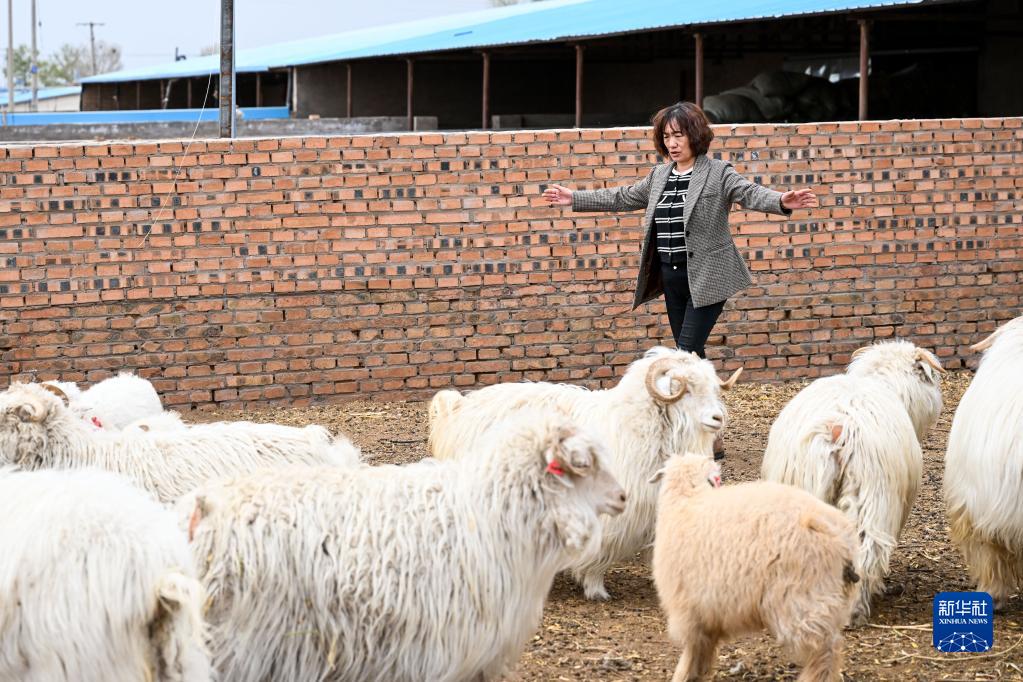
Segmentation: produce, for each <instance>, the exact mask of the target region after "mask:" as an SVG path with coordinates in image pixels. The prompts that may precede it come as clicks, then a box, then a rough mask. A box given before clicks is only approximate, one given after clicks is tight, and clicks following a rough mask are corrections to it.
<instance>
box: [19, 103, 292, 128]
mask: <svg viewBox="0 0 1023 682" xmlns="http://www.w3.org/2000/svg"><path fill="white" fill-rule="evenodd" d="M241 112H242V113H241V116H242V118H244V119H246V120H248V121H262V120H266V119H277V118H288V116H289V115H290V112H289V111H288V107H244V108H242V109H241ZM219 116H220V112H219V111H218V110H217V109H216V108H213V109H139V110H120V111H40V112H31V113H29V112H27V111H25V112H22V111H16V112H14V113H13V114H7V125H12V126H40V125H51V124H54V123H76V124H88V123H92V124H97V123H156V122H161V123H168V122H184V123H196V122H199V121H202V122H209V121H216V120H217V118H218V117H219Z"/></svg>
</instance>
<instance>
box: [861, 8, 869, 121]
mask: <svg viewBox="0 0 1023 682" xmlns="http://www.w3.org/2000/svg"><path fill="white" fill-rule="evenodd" d="M859 23H860V106H859V119H860V120H861V121H865V120H867V82H868V73H869V72H870V21H868V20H867V19H860V21H859Z"/></svg>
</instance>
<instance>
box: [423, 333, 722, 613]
mask: <svg viewBox="0 0 1023 682" xmlns="http://www.w3.org/2000/svg"><path fill="white" fill-rule="evenodd" d="M652 374H656V376H649V375H652ZM648 378H651V379H653V382H654V385H655V387H656V390H658V391H659V392H660V394H662V395H671V394H674V393H676V392H677V391H678V390H679V389H680V388H681V387H682V386H683V385H684V388H685V391H684V393H683V394H682V396H681V398H679V399H678V400H676V401H674V402H665V401H664V400H658V399H657V398H656V397H655V396H654V395H653V394H652V393H651V391H650V390H648V387H647V380H648ZM729 385H730V384H729ZM721 387H722V382H721V381H720V380H719V379H718V377H717V375H716V374H715V372H714V366H713V365H712V364H711V363H710V362H709V361H707V360H701V359H700V358H699V357H697V356H696V355H695V354H693V353H686V352H682V351H677V350H670V349H668V348H653V349H651V350H649V351H647V352H646V354H645V355H644V356H643V357H642V358H641V359H639V360H637V361H635V362H633V363H632V364H631V365H630V366H629V368H628V370H627V371H626V372H625V375H624V376H623V377H622V378H621V380H620V381H619V382H618V384H617V385H616V386H615V387H614V388H610V389H606V390H597V391H591V390H588V389H586V388H582V387H579V386H573V385H568V384H552V383H507V384H497V385H494V386H488V387H486V388H481V389H479V390H477V391H472V392H470V393H467V394H466V395H464V396H458V394H457V392H455V391H450V390H448V391H441V392H440V393H438V394H437V395H436V396H435V398H434V401H433V402H431V405H430V439H429V444H430V450H431V452H432V454H433V455H434V456H435V457H438V458H441V459H450V458H454V457H461V456H464V455H466V454H471V453H473V452H478V451H479V447H478V446H479V444H480V443H482V442H484V441H485V439H486V438H487V437H488V436H489V432H490V431H491V429H492V428H493V426H494V425H495V424H499V423H501V422H502V421H504V420H506V419H518V418H520V417H518V416H516V415H517V413H519V412H520V411H522V410H529V409H541V410H548V411H557V412H560V413H562V414H565V415H567V416H569V417H571V418H572V419H573V420H575V421H576V422H577V423H578V424H579V425H580V426H582V427H585V428H587V429H591V430H592V431H593V433H595V434H597V435H598V436H600V437H601V438H602V439H603V440H604V441H605V442H606V443H607V444H608V446H609V449H610V457H609V459H608V470H609V471H610V472H611V473H612V474H613V475H614V477H615V478H616V479H617V480H618V481H619V482H620V483H621V484H622V486H623V487H624V488H625V490H626V492H627V494H628V496H629V502H628V505H627V506H626V509H625V513H624V514H622V515H620V516H617V517H614V518H608V519H605V520H604V535H603V537H604V539H603V544H602V546H601V550H600V553H599V555H597V556H596V557H594V558H593V559H592V560H587V561H585V562H582V563H579V564H577V565H575V566H573V567H572V571H573V575H574V577H575V579H576V580H577V581H578V582H580V583H581V584H582V585H583V588H584V590H585V593H586V596H587V598H589V599H607V598H608V593H607V590H606V589H605V587H604V573H605V572H606V571H607V569H608V568H610V567H611V566H612V565H613V564H615V563H618V562H620V561H623V560H626V559H628V558H630V557H632V556H633V555H635V554H636V553H637V552H639V551H641V550H643V549H644V548H646V547H648V546H649V545H650V543H651V541H652V540H653V530H654V520H655V516H656V503H657V493H656V490H654V489H653V488H652V487H651V486H650V485H649V484H648V483H647V480H648V479H649V478H650V476H651V475H652V474H653V473H654V472H655V471H657V469H659V468H660V467H661V465H662V464H663V463H664V461H665V460H666V459H667V458H668V457H669V456H670V455H672V454H674V453H677V452H687V451H691V452H698V453H706V454H710V453H711V448H712V445H713V442H714V436H715V434H716V433H717V432H718V431H719V430H720V429H721V428H723V426H724V423H725V416H726V411H725V406H724V403H723V402H722V400H721Z"/></svg>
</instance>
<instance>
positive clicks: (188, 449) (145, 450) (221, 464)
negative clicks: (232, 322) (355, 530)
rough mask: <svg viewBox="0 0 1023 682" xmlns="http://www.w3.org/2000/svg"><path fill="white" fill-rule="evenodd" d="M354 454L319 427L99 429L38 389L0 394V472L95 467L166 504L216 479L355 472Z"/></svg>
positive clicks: (244, 425)
mask: <svg viewBox="0 0 1023 682" xmlns="http://www.w3.org/2000/svg"><path fill="white" fill-rule="evenodd" d="M358 460H359V452H358V449H357V448H356V447H355V446H354V445H352V443H351V442H350V441H349V440H348V439H346V438H344V437H343V436H339V437H338V438H337V439H333V440H332V439H331V436H330V434H329V433H328V431H327V430H326V429H324V428H322V427H319V426H307V427H304V428H295V427H290V426H280V425H277V424H254V423H251V422H218V423H213V424H197V425H195V426H191V427H189V428H187V429H183V430H173V429H172V430H154V431H149V432H145V431H142V430H141V429H138V430H135V429H133V430H131V431H130V432H121V431H112V430H108V429H96V428H93V427H92V426H91V425H89V424H88V423H86V422H84V421H83V420H81V419H79V418H77V417H76V416H75V415H74V414H73V413H72V412H71V411H70V410H68V409H67V408H66V407H65V406H64V403H63V402H62V401H61V400H60V399H59V398H57V397H56V396H55V395H53V394H52V393H49V392H48V391H46V390H44V389H43V388H42V387H41V386H40V385H38V384H14V385H13V386H11V387H10V388H9V389H7V390H6V391H4V392H3V393H0V465H4V464H14V465H17V466H19V467H21V468H22V469H28V470H33V469H44V468H49V469H66V468H75V467H84V466H96V467H99V468H102V469H107V470H109V471H116V472H119V473H122V474H124V475H126V476H128V477H129V478H130V479H131V480H132V481H134V482H135V483H136V484H137V485H139V486H141V487H143V488H145V489H147V490H150V491H152V492H154V493H155V494H156V495H157V497H158V498H159V499H160V500H161V501H162V502H169V501H171V500H173V499H175V498H177V497H178V496H180V495H182V494H184V493H186V492H188V491H190V490H192V489H193V488H195V486H197V485H198V484H199V483H202V482H203V481H206V480H208V479H210V478H215V477H218V476H224V475H232V474H238V473H244V472H247V471H251V470H253V469H256V468H259V467H265V466H274V465H281V464H295V463H300V464H335V465H343V466H355V465H357V464H358Z"/></svg>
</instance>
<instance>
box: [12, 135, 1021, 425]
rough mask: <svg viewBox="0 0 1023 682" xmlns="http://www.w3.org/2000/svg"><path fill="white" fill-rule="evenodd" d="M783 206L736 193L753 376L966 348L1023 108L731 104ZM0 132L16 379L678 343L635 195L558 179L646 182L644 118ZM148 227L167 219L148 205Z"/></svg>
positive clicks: (1005, 260) (609, 359) (746, 144)
mask: <svg viewBox="0 0 1023 682" xmlns="http://www.w3.org/2000/svg"><path fill="white" fill-rule="evenodd" d="M716 130H717V134H718V139H717V141H716V142H715V145H714V147H713V148H712V150H714V151H717V152H720V153H722V154H723V155H724V156H726V157H728V158H730V159H731V160H732V161H733V162H734V163H735V164H736V166H737V167H738V169H739V170H740V171H741V172H743V173H744V174H745V175H746V176H747V177H750V178H753V179H755V180H757V181H760V182H762V183H763V184H766V185H768V186H771V187H775V188H787V187H797V186H804V185H810V186H813V187H815V188H816V189H817V191H818V192H819V193H820V195H821V207H820V209H818V210H815V211H813V212H812V214H811V213H807V212H803V213H801V214H797V215H796V216H795V217H794V218H793V219H791V220H783V219H781V218H779V217H773V216H765V215H762V214H755V213H744V212H741V211H737V212H735V213H733V216H732V225H733V229H734V233H735V234H736V235H737V239H738V241H739V243H740V246H741V247H742V249H743V251H744V252H745V253H746V254H747V256H748V258H749V262H750V265H751V268H752V270H753V272H754V275H755V276H756V280H757V282H756V285H755V286H754V287H753V288H751V289H749V290H747V291H746V292H744V293H743V294H740V295H739V296H737V297H735V298H734V299H733V300H732V302H731V303H730V304H729V306H728V308H726V314H725V316H724V317H723V318H722V321H721V322H720V323H719V325H718V327H717V329H716V332H717V333H716V334H715V336H713V337H712V338H711V343H712V344H714V346H713V347H712V348H710V349H709V353H710V355H711V357H712V359H715V360H718V361H719V364H720V365H721V367H722V369H723V370H728V369H731V368H734V367H737V366H739V365H740V364H741V365H742V366H744V367H745V368H746V369H747V372H748V374H747V375H746V377H747V379H755V380H762V381H769V380H784V379H792V378H794V377H803V376H806V377H810V376H817V375H819V374H822V373H824V374H826V373H830V372H833V371H835V370H836V368H837V367H838V366H839V365H840V364H842V363H844V362H845V361H846V360H847V358H848V354H849V353H850V352H851V351H852V350H853V349H854V348H856V347H857V346H860V345H862V344H865V343H868V342H870V341H872V340H874V339H883V338H890V337H893V336H899V337H906V338H911V339H913V340H915V341H917V342H918V343H920V344H922V345H924V346H926V347H929V348H932V349H933V350H935V351H936V352H937V353H938V354H939V355H940V356H941V357H942V359H943V361H944V362H945V364H946V366H948V367H952V368H955V367H960V366H963V365H964V363H965V364H966V365H971V366H972V363H973V362H974V361H975V358H974V356H972V355H971V354H969V353H968V352H966V346H967V345H968V344H970V343H972V342H975V341H977V340H978V339H979V338H980V337H981V336H982V335H983V334H984V333H985V332H987V331H989V330H991V329H993V328H994V327H995V326H996V324H997V323H998V322H1000V321H1004V320H1006V319H1010V318H1012V317H1015V316H1016V315H1018V314H1019V313H1020V298H1021V294H1023V283H1021V273H1023V260H1021V256H1023V244H1021V242H1023V240H1021V222H1023V212H1021V208H1023V119H1019V118H1011V119H983V120H979V119H978V120H948V121H896V122H888V123H879V122H870V123H862V124H858V123H842V124H807V125H792V126H768V125H763V126H737V127H734V128H730V127H727V126H722V127H718V128H717V129H716ZM185 147H186V144H185V143H183V142H180V141H173V142H159V143H151V142H141V143H112V144H88V145H82V144H61V145H47V146H36V147H30V146H11V147H7V148H0V183H2V184H0V252H2V253H0V262H2V263H3V269H2V271H0V325H2V327H0V384H6V383H7V382H8V381H9V380H10V379H11V378H28V377H30V376H32V375H33V374H35V375H36V376H38V377H39V378H41V379H45V378H52V377H55V376H57V375H59V376H61V377H62V378H64V379H71V380H78V381H85V382H92V381H95V380H98V379H100V378H102V377H104V376H106V375H108V374H109V373H111V372H113V371H116V370H118V369H120V368H130V369H133V370H137V371H139V372H141V373H142V374H144V375H146V376H149V377H151V378H153V379H154V381H155V382H156V383H157V386H158V388H159V389H160V390H161V392H162V393H163V394H164V396H165V397H166V400H167V402H168V403H169V404H172V405H179V406H187V405H189V404H196V405H198V404H207V403H211V402H218V403H235V404H237V403H241V402H243V401H252V400H266V401H281V402H291V403H303V402H307V401H309V400H313V399H316V398H319V397H324V398H326V397H332V396H349V397H351V396H360V397H362V396H373V397H380V398H400V397H411V396H424V395H427V394H428V393H429V392H430V391H432V390H435V389H438V388H441V387H445V386H451V385H455V386H462V387H470V386H478V385H481V384H485V383H490V382H494V381H498V380H514V379H526V378H528V379H551V380H558V381H582V382H586V383H589V384H590V385H596V384H598V383H601V384H605V385H606V384H609V383H613V380H614V379H613V377H614V376H615V375H617V374H620V373H621V371H622V370H623V367H624V365H625V364H626V363H628V362H630V361H631V360H633V359H634V358H636V357H637V356H638V355H639V354H640V353H641V351H642V350H644V349H645V348H647V347H649V346H651V345H653V344H654V343H655V342H663V341H668V338H667V337H668V334H669V333H668V332H667V329H666V319H665V317H664V316H663V315H662V310H663V304H662V303H660V302H655V303H653V304H649V305H647V306H644V307H643V308H641V309H640V310H638V311H637V312H635V313H633V312H630V303H631V298H632V291H633V281H634V276H635V273H636V268H635V264H636V260H637V255H638V248H639V236H640V224H639V223H640V214H639V213H630V214H617V215H615V214H572V213H570V212H568V211H563V210H552V209H549V208H547V207H546V206H544V205H543V204H542V202H541V201H540V200H539V193H540V190H541V186H542V185H543V184H544V183H548V182H552V181H553V182H558V183H562V184H566V185H570V186H576V187H599V186H605V185H618V184H624V183H628V182H633V181H635V180H636V179H638V178H639V177H641V176H642V175H643V174H644V173H646V172H647V170H648V168H649V166H650V163H651V162H652V161H653V156H652V153H651V145H650V143H649V142H648V140H647V130H646V129H633V128H629V129H611V130H580V131H574V130H568V131H550V132H519V133H510V132H497V133H452V134H422V135H383V136H364V137H337V138H322V137H310V138H284V139H257V140H239V141H234V142H220V141H197V142H195V143H193V144H191V145H190V146H189V147H188V149H187V152H186V150H185ZM150 225H152V230H151V231H149V229H148V228H149V226H150Z"/></svg>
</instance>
